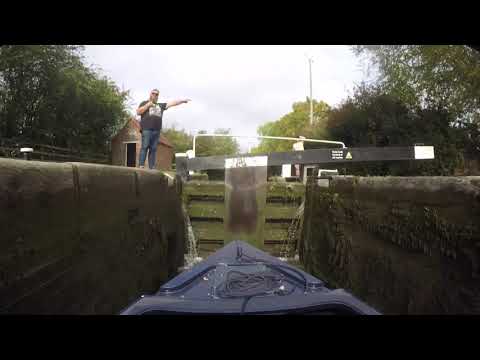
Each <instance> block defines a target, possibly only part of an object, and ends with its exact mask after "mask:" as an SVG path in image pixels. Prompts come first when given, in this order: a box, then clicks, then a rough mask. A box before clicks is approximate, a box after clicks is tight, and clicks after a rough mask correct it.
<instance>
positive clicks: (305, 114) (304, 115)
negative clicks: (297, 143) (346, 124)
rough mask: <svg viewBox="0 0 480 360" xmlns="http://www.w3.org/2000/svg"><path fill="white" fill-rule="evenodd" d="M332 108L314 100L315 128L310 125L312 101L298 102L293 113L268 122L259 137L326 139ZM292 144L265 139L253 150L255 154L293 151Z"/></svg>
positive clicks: (259, 131) (263, 126)
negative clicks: (326, 126) (326, 127)
mask: <svg viewBox="0 0 480 360" xmlns="http://www.w3.org/2000/svg"><path fill="white" fill-rule="evenodd" d="M329 111H330V106H329V105H328V104H327V103H325V102H323V101H316V100H313V126H311V125H310V101H309V100H308V99H307V101H304V102H296V103H294V104H293V106H292V112H290V113H288V114H286V115H284V116H283V117H282V118H280V119H279V120H277V121H271V122H267V123H266V124H264V125H262V126H260V127H259V128H258V130H257V132H258V134H259V135H264V136H286V137H299V136H305V137H307V138H318V139H325V137H326V136H327V133H326V130H325V125H326V122H327V117H328V113H329ZM291 150H292V142H291V141H287V140H285V141H282V140H270V139H263V140H262V141H261V142H260V144H259V146H257V147H256V148H254V149H252V152H253V153H255V154H262V153H269V152H275V151H291Z"/></svg>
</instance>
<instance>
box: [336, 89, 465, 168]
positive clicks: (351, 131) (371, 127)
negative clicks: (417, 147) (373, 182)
mask: <svg viewBox="0 0 480 360" xmlns="http://www.w3.org/2000/svg"><path fill="white" fill-rule="evenodd" d="M451 122H452V115H451V114H450V113H448V112H447V111H446V110H439V109H429V108H420V107H413V108H411V107H409V106H407V104H405V103H404V102H402V101H401V100H400V99H398V98H396V97H394V96H393V95H391V94H385V93H384V92H383V90H382V89H381V88H378V87H365V86H363V87H359V88H357V89H356V91H355V94H354V96H353V97H350V98H348V99H347V100H345V101H344V102H343V103H342V104H341V105H340V106H339V107H338V108H336V109H333V110H332V111H331V113H330V116H329V119H328V122H327V130H328V132H329V133H330V134H331V136H332V137H335V138H339V139H343V141H344V142H345V144H346V145H347V146H348V147H364V146H412V145H414V144H415V143H424V144H425V145H433V146H434V147H435V160H433V161H420V162H419V161H411V162H376V163H371V164H368V165H366V164H351V165H348V166H346V168H348V169H349V171H350V172H351V173H354V174H356V175H367V174H369V175H403V176H406V175H452V174H453V172H454V170H455V168H456V167H457V166H458V165H459V161H461V150H462V148H461V145H459V140H460V139H461V131H460V130H459V129H457V128H454V127H451V126H449V125H450V123H451ZM342 167H343V165H342Z"/></svg>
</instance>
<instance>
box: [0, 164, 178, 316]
mask: <svg viewBox="0 0 480 360" xmlns="http://www.w3.org/2000/svg"><path fill="white" fill-rule="evenodd" d="M176 188H177V187H176V184H175V181H174V179H173V178H172V177H171V176H169V175H166V174H164V173H161V172H159V171H150V170H143V169H135V168H126V167H117V166H103V165H94V164H86V163H45V162H37V161H21V160H10V159H0V313H7V314H8V313H33V314H115V313H118V312H119V311H121V309H122V308H124V307H126V306H127V305H128V304H129V303H130V302H132V301H134V300H135V299H137V298H138V297H139V296H140V295H142V294H149V293H154V292H155V291H157V290H158V288H159V287H160V286H161V284H162V283H164V282H165V281H167V280H168V279H169V278H171V277H172V276H173V275H175V273H176V271H177V269H178V267H180V266H182V265H183V255H184V252H185V235H184V234H185V229H184V222H183V216H182V213H181V201H180V196H179V194H178V193H177V190H176Z"/></svg>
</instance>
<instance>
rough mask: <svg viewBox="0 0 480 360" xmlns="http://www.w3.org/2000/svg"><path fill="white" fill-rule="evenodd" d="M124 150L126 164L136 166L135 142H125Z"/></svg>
mask: <svg viewBox="0 0 480 360" xmlns="http://www.w3.org/2000/svg"><path fill="white" fill-rule="evenodd" d="M125 145H126V146H127V148H126V152H127V156H126V164H125V165H126V166H128V167H136V166H137V144H136V143H127V144H125Z"/></svg>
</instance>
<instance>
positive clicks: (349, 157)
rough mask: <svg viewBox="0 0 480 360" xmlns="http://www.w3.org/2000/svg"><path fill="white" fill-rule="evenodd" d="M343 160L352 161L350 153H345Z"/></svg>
mask: <svg viewBox="0 0 480 360" xmlns="http://www.w3.org/2000/svg"><path fill="white" fill-rule="evenodd" d="M345 159H347V160H351V159H352V154H350V151H349V152H347V155H346V156H345Z"/></svg>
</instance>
